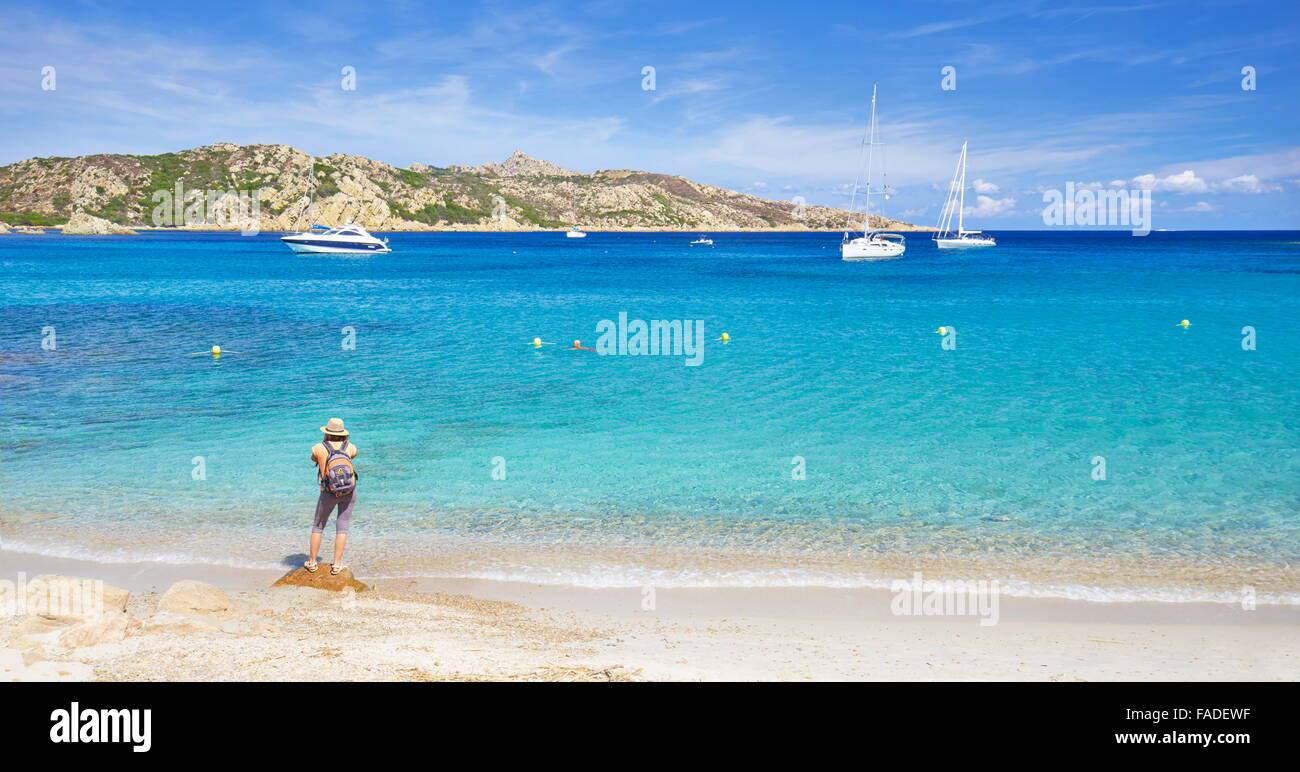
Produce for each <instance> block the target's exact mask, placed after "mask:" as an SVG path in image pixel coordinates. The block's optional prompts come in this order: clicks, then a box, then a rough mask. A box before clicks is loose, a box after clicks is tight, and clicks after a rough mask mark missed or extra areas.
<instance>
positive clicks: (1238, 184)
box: [1220, 174, 1282, 193]
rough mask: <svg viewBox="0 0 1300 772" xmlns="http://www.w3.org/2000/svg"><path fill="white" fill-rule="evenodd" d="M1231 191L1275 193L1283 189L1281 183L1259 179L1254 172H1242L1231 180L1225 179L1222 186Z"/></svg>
mask: <svg viewBox="0 0 1300 772" xmlns="http://www.w3.org/2000/svg"><path fill="white" fill-rule="evenodd" d="M1220 187H1221V189H1223V190H1224V191H1226V192H1231V193H1274V192H1277V191H1279V190H1281V189H1282V186H1281V185H1270V184H1265V183H1262V182H1260V181H1259V177H1256V176H1255V175H1253V174H1241V175H1238V176H1236V177H1233V178H1232V179H1230V180H1224V181H1223V184H1222V185H1221V186H1220Z"/></svg>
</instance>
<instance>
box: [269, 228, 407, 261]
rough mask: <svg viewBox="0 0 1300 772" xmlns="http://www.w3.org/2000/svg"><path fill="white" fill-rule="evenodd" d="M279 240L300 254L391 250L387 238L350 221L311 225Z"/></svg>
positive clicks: (370, 252) (341, 253)
mask: <svg viewBox="0 0 1300 772" xmlns="http://www.w3.org/2000/svg"><path fill="white" fill-rule="evenodd" d="M280 241H283V242H284V243H285V244H288V245H289V249H292V250H293V251H294V252H298V253H300V254H302V253H314V254H338V255H358V254H372V253H375V254H378V253H381V252H392V251H393V250H392V249H390V248H389V247H388V239H380V238H376V237H374V236H371V235H370V233H369V231H367V230H366V229H365V226H363V225H354V224H352V223H348V224H347V225H339V226H335V227H333V228H327V227H326V226H324V225H313V226H311V229H309V230H308V231H306V232H304V233H294V234H291V235H288V236H282V237H281V238H280Z"/></svg>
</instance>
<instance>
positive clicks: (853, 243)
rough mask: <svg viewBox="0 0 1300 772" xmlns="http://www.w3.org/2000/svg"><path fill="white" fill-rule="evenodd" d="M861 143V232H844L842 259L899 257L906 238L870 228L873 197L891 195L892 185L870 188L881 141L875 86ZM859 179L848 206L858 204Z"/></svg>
mask: <svg viewBox="0 0 1300 772" xmlns="http://www.w3.org/2000/svg"><path fill="white" fill-rule="evenodd" d="M862 144H863V146H865V147H866V148H867V189H866V192H865V193H864V195H863V201H864V203H863V207H862V235H861V236H858V237H856V238H850V237H849V234H848V232H845V234H844V238H843V240H842V241H841V242H840V259H842V260H887V259H889V258H891V257H898V256H899V255H901V254H903V251H904V250H905V249H907V245H906V244H905V243H904V242H905V241H906V239H904V238H903V236H901V235H899V234H897V233H881V232H880V231H879V230H877V229H875V228H872V227H871V197H872V196H884V197H885V198H886V199H887V198H889V186H888V185H881V187H880V190H872V189H871V175H872V171H873V170H872V165H873V162H874V161H875V151H876V146H877V145H879V144H880V142H879V141H878V140H877V131H876V86H875V84H872V86H871V117H870V119H869V120H868V121H867V132H866V135H865V136H864V137H863V138H862ZM861 160H862V156H861V155H859V156H858V167H859V169H861V166H862V163H861ZM857 197H858V182H857V180H856V179H855V180H854V181H853V196H852V198H851V199H850V202H849V209H850V210H853V209H854V208H855V207H856V205H857Z"/></svg>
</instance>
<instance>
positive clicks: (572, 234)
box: [564, 193, 587, 239]
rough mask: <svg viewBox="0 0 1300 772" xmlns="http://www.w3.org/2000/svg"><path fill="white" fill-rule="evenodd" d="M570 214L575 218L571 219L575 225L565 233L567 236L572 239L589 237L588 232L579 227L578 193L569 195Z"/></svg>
mask: <svg viewBox="0 0 1300 772" xmlns="http://www.w3.org/2000/svg"><path fill="white" fill-rule="evenodd" d="M569 214H570V216H571V217H572V218H573V219H572V220H571V222H572V223H573V226H572V227H570V228H569V232H568V233H565V234H564V236H565V238H570V239H585V238H587V232H586V231H584V230H583V229H582V228H579V227H578V196H577V194H576V193H575V194H573V195H571V196H570V197H569Z"/></svg>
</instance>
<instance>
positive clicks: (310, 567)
mask: <svg viewBox="0 0 1300 772" xmlns="http://www.w3.org/2000/svg"><path fill="white" fill-rule="evenodd" d="M302 567H303V568H305V569H307V573H309V574H314V573H316V569H318V568H320V564H319V563H317V562H316V561H314V560H308V561H307V562H306V563H303V564H302Z"/></svg>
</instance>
